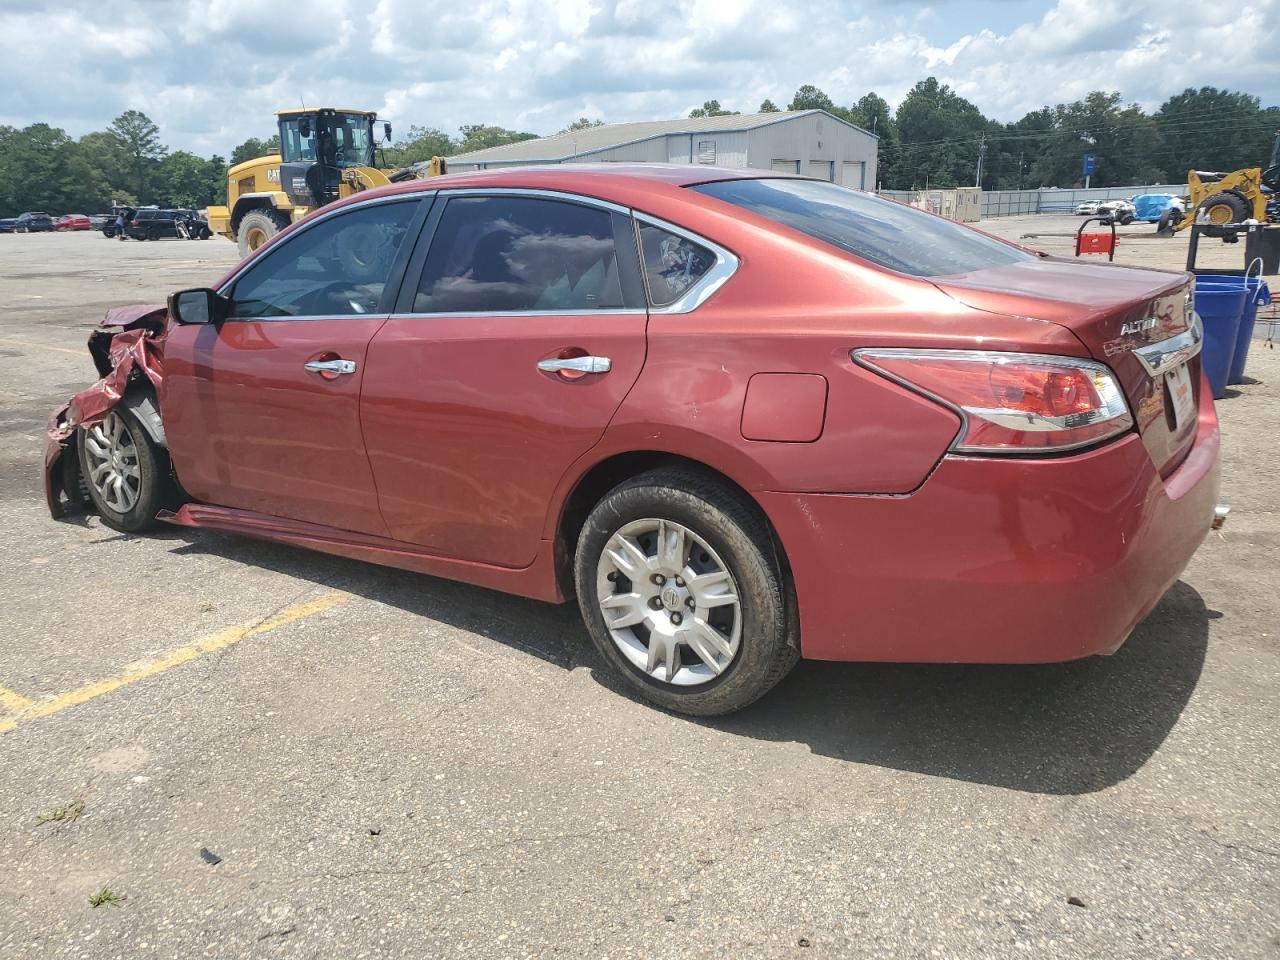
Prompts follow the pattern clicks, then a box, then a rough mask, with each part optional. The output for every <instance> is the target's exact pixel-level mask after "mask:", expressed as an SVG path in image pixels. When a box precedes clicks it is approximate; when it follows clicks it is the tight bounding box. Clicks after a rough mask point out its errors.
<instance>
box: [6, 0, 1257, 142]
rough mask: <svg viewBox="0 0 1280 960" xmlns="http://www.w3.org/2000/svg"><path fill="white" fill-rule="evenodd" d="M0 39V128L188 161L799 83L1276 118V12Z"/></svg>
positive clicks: (1028, 12)
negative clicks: (925, 85)
mask: <svg viewBox="0 0 1280 960" xmlns="http://www.w3.org/2000/svg"><path fill="white" fill-rule="evenodd" d="M1206 11H1207V13H1206ZM0 36H3V37H4V38H5V51H6V55H5V57H3V58H0V90H3V91H4V94H3V96H0V123H5V124H14V125H18V126H25V125H26V124H29V123H32V122H36V121H45V122H48V123H52V124H54V125H56V126H61V127H63V128H65V129H66V130H67V131H68V132H69V133H71V134H73V135H80V134H82V133H85V132H88V131H90V130H94V129H101V128H102V127H104V126H105V125H106V124H107V123H109V122H110V120H111V118H113V117H114V116H116V115H117V114H119V113H120V112H121V111H122V110H125V109H128V108H131V107H132V108H137V109H140V110H143V111H145V112H146V113H147V114H149V115H150V116H151V117H152V118H153V119H154V120H155V121H156V122H157V123H158V124H159V125H160V128H161V133H162V136H163V137H164V139H165V140H166V142H167V143H169V144H170V145H171V146H173V147H175V148H185V149H191V150H194V151H196V152H199V153H203V154H209V153H214V152H217V153H222V154H224V155H225V154H226V153H227V152H229V151H230V149H231V147H232V146H234V145H235V144H237V143H239V142H240V141H242V140H244V139H245V138H246V137H249V136H255V135H256V136H266V135H268V134H270V133H271V132H272V131H273V129H274V118H273V117H272V112H273V111H274V110H276V109H279V108H281V107H284V106H292V105H295V104H298V103H299V102H300V101H302V100H306V101H307V102H308V103H313V104H314V103H328V104H331V105H335V106H354V107H365V108H372V109H376V110H378V111H379V112H380V113H381V114H383V115H384V116H385V117H387V118H388V119H390V120H392V121H393V122H394V123H395V125H396V126H397V128H398V129H400V130H402V131H403V130H407V129H408V127H409V126H410V125H411V124H419V125H423V126H434V127H439V128H441V129H444V130H446V131H449V132H451V133H452V132H456V130H457V128H458V126H459V125H461V124H464V123H479V122H484V123H492V124H499V125H502V126H506V127H514V128H518V129H522V130H531V131H533V132H535V133H544V134H545V133H554V132H556V131H557V130H559V129H561V128H562V127H563V126H565V124H567V123H568V122H569V121H571V120H573V119H575V118H576V117H579V116H588V117H592V118H597V119H603V120H606V121H624V120H645V119H655V118H663V117H674V116H682V115H684V114H687V113H688V111H689V109H690V108H691V107H695V106H698V105H700V104H701V103H702V102H703V101H704V100H707V99H711V98H715V99H718V100H720V101H721V103H722V104H724V105H725V106H726V107H729V108H732V109H735V110H740V111H744V112H745V111H752V110H755V109H756V107H757V106H758V105H759V103H760V101H761V100H762V99H764V98H766V97H768V98H770V99H772V100H773V101H774V102H775V103H777V104H778V105H780V106H785V105H786V102H787V101H788V99H789V98H790V96H791V94H792V93H793V92H794V91H795V89H796V88H797V87H798V86H800V85H801V84H804V83H813V84H815V85H817V86H818V87H820V88H822V89H823V90H825V91H826V92H827V93H828V94H830V95H831V96H832V98H833V99H834V100H835V101H836V102H837V103H841V104H850V103H852V102H853V101H855V100H856V99H857V98H858V97H859V96H861V95H862V94H864V93H866V92H867V91H869V90H874V91H876V92H877V93H879V94H881V95H882V96H883V97H885V98H886V99H887V100H888V101H889V102H890V103H891V104H893V105H895V106H896V105H897V103H898V102H899V101H900V100H901V98H902V96H903V95H904V94H905V93H906V91H907V90H908V89H910V87H911V85H912V84H913V83H915V82H916V81H917V80H919V79H921V78H923V77H925V76H929V75H933V76H936V77H938V78H939V79H940V80H942V81H943V82H946V83H949V84H951V85H952V86H953V87H954V88H955V89H956V90H957V91H958V92H960V93H961V94H963V95H964V96H966V97H968V98H969V99H970V100H972V101H973V102H974V103H976V104H977V105H978V107H979V108H980V109H981V110H982V111H983V112H984V113H985V114H986V115H988V116H990V117H994V118H995V119H998V120H1014V119H1017V118H1018V117H1020V116H1022V115H1023V114H1024V113H1026V112H1027V111H1028V110H1033V109H1035V108H1037V107H1040V106H1043V105H1046V104H1054V103H1058V102H1062V101H1066V100H1073V99H1077V98H1079V97H1081V96H1082V95H1084V94H1085V93H1087V92H1088V91H1089V90H1093V89H1098V88H1102V89H1110V90H1119V91H1120V92H1121V93H1122V94H1123V95H1124V97H1125V98H1126V99H1127V100H1129V101H1132V102H1137V103H1140V104H1142V105H1143V106H1145V107H1147V108H1150V109H1154V108H1155V107H1157V106H1159V104H1160V103H1161V102H1162V101H1163V100H1164V99H1166V98H1167V97H1168V96H1170V95H1172V94H1174V93H1177V92H1180V91H1181V90H1183V89H1184V88H1186V87H1189V86H1190V87H1198V86H1203V85H1212V86H1221V87H1228V88H1231V89H1237V90H1247V91H1248V92H1251V93H1254V94H1256V95H1258V96H1260V97H1262V99H1263V101H1264V103H1267V104H1277V103H1280V57H1277V56H1276V53H1275V51H1277V50H1280V0H1254V2H1252V3H1250V4H1249V5H1248V6H1245V5H1243V4H1228V5H1227V6H1220V7H1218V8H1206V7H1205V5H1204V0H1126V2H1123V3H1122V2H1118V0H985V2H970V0H935V2H914V0H906V2H892V0H786V2H784V3H779V2H778V0H736V2H716V0H467V2H464V3H458V2H457V0H449V2H448V3H434V2H431V0H0ZM1224 52H1225V53H1224Z"/></svg>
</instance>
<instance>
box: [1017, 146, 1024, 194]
mask: <svg viewBox="0 0 1280 960" xmlns="http://www.w3.org/2000/svg"><path fill="white" fill-rule="evenodd" d="M1023 152H1024V151H1022V150H1019V151H1018V189H1019V190H1021V189H1022V154H1023Z"/></svg>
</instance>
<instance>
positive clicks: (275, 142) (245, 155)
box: [231, 133, 280, 167]
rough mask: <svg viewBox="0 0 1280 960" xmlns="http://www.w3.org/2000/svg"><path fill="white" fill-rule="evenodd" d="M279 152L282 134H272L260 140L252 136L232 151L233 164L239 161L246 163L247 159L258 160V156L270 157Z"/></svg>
mask: <svg viewBox="0 0 1280 960" xmlns="http://www.w3.org/2000/svg"><path fill="white" fill-rule="evenodd" d="M279 152H280V134H278V133H275V134H272V135H271V136H270V137H268V138H267V139H266V140H259V139H258V138H257V137H250V138H249V139H248V140H246V141H245V142H244V143H242V144H240V145H239V146H237V147H236V148H234V149H233V150H232V151H231V166H233V167H234V166H235V165H236V164H237V163H244V162H245V161H246V160H256V159H257V158H258V157H268V156H271V155H272V154H273V153H279Z"/></svg>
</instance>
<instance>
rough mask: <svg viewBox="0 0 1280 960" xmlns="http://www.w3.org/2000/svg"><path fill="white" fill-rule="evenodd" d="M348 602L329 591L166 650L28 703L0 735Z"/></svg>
mask: <svg viewBox="0 0 1280 960" xmlns="http://www.w3.org/2000/svg"><path fill="white" fill-rule="evenodd" d="M350 599H351V594H349V593H344V592H343V591H341V590H331V591H329V592H328V593H325V594H323V595H321V596H319V597H317V598H316V599H314V600H308V601H307V602H306V603H297V604H294V605H293V606H291V607H286V608H285V609H283V610H281V611H280V612H279V613H275V614H272V615H271V616H269V617H267V618H266V619H264V620H254V621H251V622H249V623H242V624H240V625H239V626H236V627H228V628H227V629H226V630H222V631H220V632H219V633H215V634H213V635H212V636H208V637H205V638H204V639H203V640H197V641H196V642H195V643H192V644H190V645H188V646H185V647H179V648H178V649H176V650H170V651H169V652H168V653H166V654H164V655H163V656H160V657H158V658H156V659H155V660H149V661H147V662H146V663H143V664H140V665H139V666H136V667H132V668H130V669H128V670H125V671H124V672H122V673H118V674H116V675H115V676H114V677H107V678H106V679H105V680H95V681H94V682H92V683H86V684H85V685H84V686H82V687H77V688H76V689H75V690H71V691H69V692H67V693H61V694H58V695H57V696H55V697H51V698H49V699H48V700H41V701H39V702H38V703H31V702H30V701H28V704H27V705H26V706H24V707H22V708H21V709H19V710H17V712H16V715H15V716H14V717H12V718H9V719H0V733H8V732H9V731H10V730H13V729H14V728H15V727H16V726H17V725H18V724H19V723H25V722H26V721H28V720H34V719H36V718H37V717H47V716H50V715H51V714H55V713H58V712H60V711H62V710H65V709H67V707H74V706H76V705H77V704H81V703H84V702H85V701H87V700H92V699H94V698H95V697H100V696H102V695H103V694H104V693H111V692H112V691H113V690H119V689H120V688H121V687H124V686H127V685H128V684H131V683H136V682H137V681H139V680H145V679H147V678H148V677H154V676H156V675H157V674H161V673H164V672H165V671H166V670H172V669H173V668H174V667H179V666H181V665H182V664H184V663H190V662H191V661H192V660H197V659H199V658H200V657H203V656H204V655H205V654H206V653H213V652H214V651H215V650H223V649H225V648H227V647H230V646H234V645H235V644H237V643H239V642H240V641H241V640H247V639H249V638H250V637H256V636H260V635H261V634H264V633H269V632H270V631H272V630H275V629H276V628H277V627H283V626H284V625H285V624H288V623H293V622H294V621H296V620H301V619H303V618H304V617H310V616H312V615H313V614H317V613H320V612H321V611H324V610H328V609H330V608H331V607H336V606H338V605H339V604H341V603H346V602H347V601H348V600H350Z"/></svg>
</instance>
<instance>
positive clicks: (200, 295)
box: [169, 287, 227, 324]
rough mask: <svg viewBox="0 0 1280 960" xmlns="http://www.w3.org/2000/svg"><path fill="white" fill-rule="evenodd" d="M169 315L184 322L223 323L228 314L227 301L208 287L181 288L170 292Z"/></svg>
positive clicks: (176, 320) (179, 321) (177, 320)
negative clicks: (175, 291)
mask: <svg viewBox="0 0 1280 960" xmlns="http://www.w3.org/2000/svg"><path fill="white" fill-rule="evenodd" d="M169 316H171V317H173V319H174V321H175V322H177V323H182V324H189V323H221V322H222V321H223V320H225V319H226V316H227V301H226V300H225V299H224V298H223V297H220V296H218V294H217V292H216V291H214V290H210V289H208V288H207V287H197V288H196V289H194V290H179V291H178V292H177V293H171V294H169Z"/></svg>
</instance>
